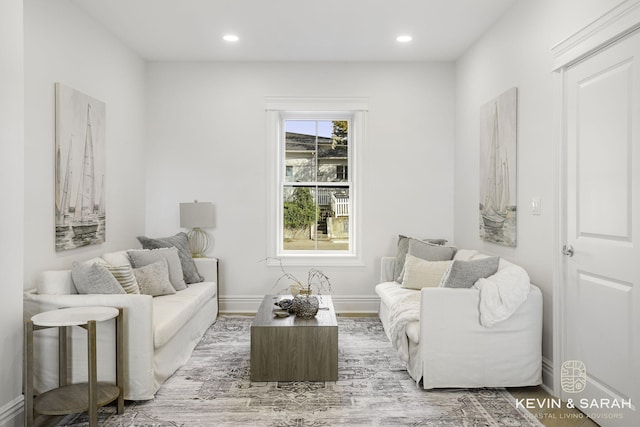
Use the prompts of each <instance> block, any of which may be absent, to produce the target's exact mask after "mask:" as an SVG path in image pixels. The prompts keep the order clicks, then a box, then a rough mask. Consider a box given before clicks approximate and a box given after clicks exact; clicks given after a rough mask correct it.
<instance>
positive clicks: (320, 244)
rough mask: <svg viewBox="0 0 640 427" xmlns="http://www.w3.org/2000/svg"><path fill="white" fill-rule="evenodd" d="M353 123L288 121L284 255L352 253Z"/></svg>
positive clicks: (283, 214) (347, 120) (307, 120)
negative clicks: (351, 153)
mask: <svg viewBox="0 0 640 427" xmlns="http://www.w3.org/2000/svg"><path fill="white" fill-rule="evenodd" d="M349 123H350V119H349V118H348V117H345V118H342V117H337V118H335V119H329V120H327V119H285V120H284V121H283V124H284V126H283V128H284V135H283V141H282V142H283V146H282V149H283V150H284V164H283V165H282V166H281V167H283V168H284V180H283V182H282V183H281V190H282V193H281V194H282V223H281V224H282V250H283V251H284V252H289V251H295V252H299V253H304V252H306V251H314V252H315V251H343V252H344V251H349V250H350V241H351V235H350V227H349V222H350V210H351V209H350V207H351V197H350V196H351V192H352V189H351V186H352V183H351V182H350V181H349V179H348V174H347V170H348V167H349V162H350V152H351V150H350V143H351V141H350V139H349V135H350V132H349Z"/></svg>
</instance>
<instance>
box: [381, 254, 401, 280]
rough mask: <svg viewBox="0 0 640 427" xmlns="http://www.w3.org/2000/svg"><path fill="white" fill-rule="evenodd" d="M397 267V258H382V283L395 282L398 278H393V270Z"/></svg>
mask: <svg viewBox="0 0 640 427" xmlns="http://www.w3.org/2000/svg"><path fill="white" fill-rule="evenodd" d="M395 265H396V257H390V256H387V257H382V258H381V259H380V283H385V282H393V281H394V280H396V279H397V277H393V269H394V268H395Z"/></svg>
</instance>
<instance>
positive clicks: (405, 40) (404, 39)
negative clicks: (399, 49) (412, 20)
mask: <svg viewBox="0 0 640 427" xmlns="http://www.w3.org/2000/svg"><path fill="white" fill-rule="evenodd" d="M396 40H397V41H399V42H400V43H408V42H410V41H411V40H413V37H411V36H406V35H405V36H398V37H397V38H396Z"/></svg>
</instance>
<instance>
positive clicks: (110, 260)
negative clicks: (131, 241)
mask: <svg viewBox="0 0 640 427" xmlns="http://www.w3.org/2000/svg"><path fill="white" fill-rule="evenodd" d="M100 257H101V258H102V259H103V260H105V261H106V262H107V264H109V265H131V261H130V260H129V255H128V254H127V251H116V252H105V253H103V254H102V255H100Z"/></svg>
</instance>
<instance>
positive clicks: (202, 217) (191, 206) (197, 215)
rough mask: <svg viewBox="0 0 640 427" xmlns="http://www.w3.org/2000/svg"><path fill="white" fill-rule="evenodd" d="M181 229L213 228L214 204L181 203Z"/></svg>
mask: <svg viewBox="0 0 640 427" xmlns="http://www.w3.org/2000/svg"><path fill="white" fill-rule="evenodd" d="M180 227H183V228H213V203H211V202H197V201H196V202H194V203H180Z"/></svg>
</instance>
